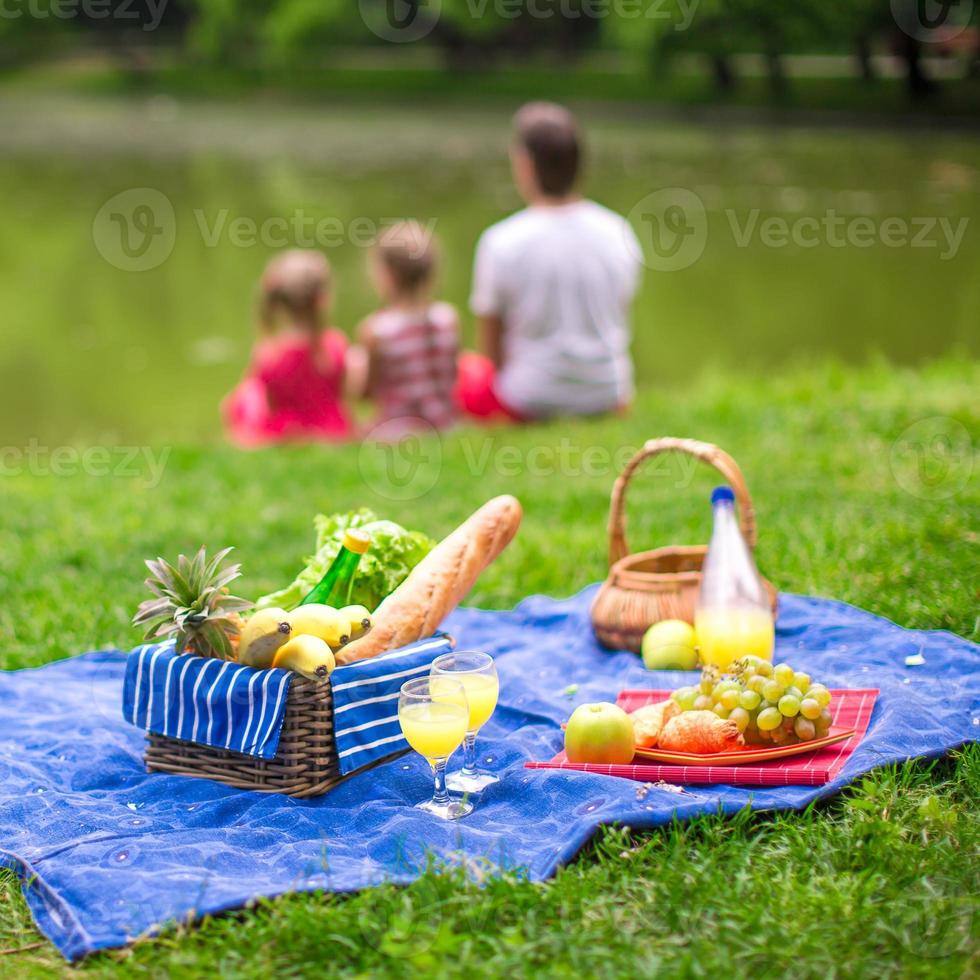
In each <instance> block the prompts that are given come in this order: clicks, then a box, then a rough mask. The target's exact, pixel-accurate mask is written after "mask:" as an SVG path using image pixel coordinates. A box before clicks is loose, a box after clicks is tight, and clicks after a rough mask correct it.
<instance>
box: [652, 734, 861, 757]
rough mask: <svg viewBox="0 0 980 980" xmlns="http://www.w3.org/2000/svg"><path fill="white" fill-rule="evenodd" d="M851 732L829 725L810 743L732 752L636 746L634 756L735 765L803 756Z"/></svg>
mask: <svg viewBox="0 0 980 980" xmlns="http://www.w3.org/2000/svg"><path fill="white" fill-rule="evenodd" d="M852 735H854V729H853V728H846V729H845V728H831V730H830V731H829V732H827V734H826V735H824V736H823V738H815V739H813V741H811V742H797V744H796V745H772V746H766V747H765V748H763V747H762V746H759V745H746V746H745V748H744V749H736V750H735V751H734V752H712V753H711V754H710V755H700V754H698V753H696V752H668V751H667V750H666V749H645V748H637V750H636V758H638V759H652V760H653V761H654V762H668V763H671V764H673V765H677V766H739V765H743V764H745V763H746V762H770V761H772V760H774V759H785V758H788V757H789V756H791V755H804V754H805V753H807V752H813V751H815V750H816V749H824V748H826V747H827V746H828V745H836V744H837V743H838V742H844V741H846V740H847V739H849V738H850V737H851V736H852Z"/></svg>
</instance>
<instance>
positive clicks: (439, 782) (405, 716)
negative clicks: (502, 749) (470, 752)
mask: <svg viewBox="0 0 980 980" xmlns="http://www.w3.org/2000/svg"><path fill="white" fill-rule="evenodd" d="M469 717H470V712H469V705H468V703H467V700H466V692H465V690H464V688H463V685H462V684H461V683H460V682H459V681H456V680H453V679H452V678H439V679H438V680H437V681H436V682H435V684H433V681H432V678H431V677H418V678H416V679H415V680H411V681H406V682H405V683H404V684H403V685H402V687H401V692H400V694H399V696H398V721H399V724H400V725H401V729H402V734H403V735H404V736H405V739H406V741H407V742H408V744H409V745H411V747H412V748H413V749H415V751H416V752H418V753H419V755H421V756H422V757H423V758H424V759H425V760H426V761H427V762H428V763H429V765H430V767H431V768H432V775H433V779H434V780H435V785H434V789H433V793H432V799H431V800H426V801H424V802H423V803H418V804H416V809H418V810H424V811H425V812H426V813H431V814H432V815H433V816H436V817H439V818H440V819H442V820H458V819H459V818H460V817H465V816H466V814H468V813H471V812H472V810H473V804H472V803H469V802H467V801H465V800H459V799H453V798H452V797H451V796H450V795H449V793H448V791H447V789H446V762H447V761H448V760H449V757H450V756H451V755H452V754H453V752H455V751H456V749H458V748H459V747H460V745H462V743H463V738H464V737H465V735H466V729H467V726H468V724H469Z"/></svg>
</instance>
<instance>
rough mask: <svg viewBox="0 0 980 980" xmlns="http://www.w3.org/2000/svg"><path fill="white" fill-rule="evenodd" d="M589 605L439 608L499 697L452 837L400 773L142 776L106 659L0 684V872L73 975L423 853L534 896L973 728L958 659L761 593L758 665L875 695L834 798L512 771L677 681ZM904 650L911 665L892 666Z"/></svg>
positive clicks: (942, 641) (408, 761)
mask: <svg viewBox="0 0 980 980" xmlns="http://www.w3.org/2000/svg"><path fill="white" fill-rule="evenodd" d="M593 594H594V590H593V589H588V590H586V591H585V592H583V593H580V594H579V595H577V596H575V597H573V598H571V599H568V600H564V601H558V600H554V599H549V598H545V597H541V596H536V597H532V598H529V599H527V600H525V601H524V602H522V603H521V604H520V605H519V606H518V607H517V608H516V609H514V610H512V611H508V612H489V611H484V610H478V609H460V610H457V612H456V613H454V614H453V616H452V617H451V618H450V620H449V621H448V622H447V623H446V628H447V629H448V630H449V632H451V633H452V634H453V635H454V636H456V638H457V640H458V642H459V646H460V647H464V648H465V647H469V648H473V647H476V648H481V649H484V650H487V651H488V652H490V653H492V654H493V655H494V656H495V657H496V658H497V664H498V670H499V674H500V680H501V693H500V704H499V706H498V708H497V711H496V713H495V714H494V716H493V718H492V719H491V721H490V722H489V723H488V724H487V726H486V728H485V729H484V730H483V732H481V735H480V739H479V743H478V744H479V749H480V757H481V763H482V764H483V765H484V766H485V767H487V768H491V769H495V770H497V771H498V772H499V773H500V774H501V775H502V777H503V779H502V781H501V782H500V783H498V784H497V785H495V786H492V787H490V788H488V789H487V790H486V791H485V792H484V794H483V796H482V798H481V799H480V800H479V804H478V806H477V809H476V810H475V812H474V813H472V814H471V815H470V816H468V817H466V818H465V819H464V820H462V821H458V822H455V823H442V822H441V821H436V820H433V819H432V818H431V817H429V816H427V815H426V814H423V813H421V812H420V811H418V810H415V809H414V808H413V804H415V803H417V802H419V801H420V800H422V799H424V798H426V797H427V796H428V795H429V794H430V792H431V784H430V775H429V771H428V767H427V765H426V764H425V763H424V762H423V761H422V760H421V759H420V758H419V757H417V756H415V755H410V756H404V757H402V758H399V759H394V760H392V761H390V762H388V763H386V764H383V765H382V766H380V767H379V768H377V769H374V770H371V771H368V772H365V773H361V774H359V775H356V776H354V777H353V778H351V779H349V780H347V781H346V782H345V783H343V784H341V785H340V786H338V787H337V788H336V789H334V790H332V791H331V792H330V793H328V794H327V795H326V796H323V797H320V798H317V799H312V800H294V799H290V798H288V797H284V796H278V795H271V794H260V793H252V792H241V791H238V790H234V789H231V788H230V787H227V786H223V785H221V784H220V783H216V782H212V781H210V780H204V779H192V778H187V777H181V776H168V775H162V774H153V775H148V774H147V773H146V772H145V771H144V769H143V763H142V752H143V734H142V733H141V732H140V731H139V730H138V729H137V728H135V727H134V726H133V725H131V724H129V723H128V722H126V721H124V720H123V718H122V716H121V713H120V709H119V706H120V696H121V689H122V684H123V676H124V673H125V667H126V654H124V653H122V652H119V651H107V652H100V653H90V654H86V655H84V656H79V657H75V658H72V659H69V660H62V661H58V662H56V663H52V664H50V665H48V666H46V667H42V668H38V669H34V670H21V671H15V672H10V673H0V864H2V865H6V866H9V867H11V868H13V869H15V871H16V872H17V873H18V874H19V875H21V876H22V879H23V880H24V892H25V895H26V897H27V901H28V904H29V906H30V908H31V911H32V912H33V914H34V916H35V919H36V920H37V923H38V925H39V926H40V928H41V930H42V931H43V932H44V933H45V934H46V935H47V936H49V937H50V938H51V940H52V941H53V942H54V943H55V944H56V945H57V947H58V948H59V949H60V950H61V952H62V953H63V954H64V955H65V956H66V957H68V958H69V959H76V958H78V957H81V956H84V955H85V954H86V953H89V952H92V951H93V950H96V949H101V948H104V947H110V946H118V945H121V944H124V943H126V942H127V941H129V940H131V939H133V938H135V937H137V936H140V935H144V934H147V933H153V932H154V931H156V930H158V929H161V928H165V927H166V926H167V924H169V923H173V922H175V921H186V920H187V919H188V918H193V917H195V916H200V915H203V914H205V913H214V912H219V911H222V910H227V909H234V908H239V907H241V906H243V905H245V904H246V903H247V902H248V901H249V900H250V899H254V898H256V897H258V896H263V895H270V896H271V895H277V894H281V893H283V892H286V891H294V890H310V889H328V890H334V891H351V890H354V889H359V888H364V887H368V886H371V885H375V884H378V883H381V882H386V881H389V882H397V883H407V882H409V881H412V880H413V879H414V878H416V877H417V876H418V875H419V874H420V873H421V871H422V869H423V868H424V867H425V865H426V860H427V856H428V855H429V854H432V853H434V854H435V855H437V856H438V857H439V858H441V859H442V860H444V861H447V862H459V861H466V862H470V861H474V860H478V859H483V860H485V861H489V862H492V864H493V865H495V866H498V867H502V868H508V869H518V870H521V871H522V872H523V873H524V874H526V875H527V877H528V878H530V879H532V880H540V879H543V878H547V877H548V876H550V875H551V874H553V873H554V871H555V869H556V867H557V866H558V865H559V864H560V863H562V862H565V861H568V860H569V859H570V858H572V856H573V855H574V854H575V853H576V852H577V851H578V850H579V849H580V848H581V847H582V845H583V844H584V843H585V842H586V841H587V840H588V839H589V838H590V837H591V835H592V834H593V833H594V832H595V829H596V827H597V826H598V825H600V824H603V823H611V822H617V821H618V822H621V823H625V824H628V825H630V826H632V827H653V826H657V825H660V824H663V823H665V822H667V821H669V820H671V819H672V818H673V817H674V816H676V817H677V818H678V819H688V818H691V817H694V816H696V815H698V814H703V813H709V812H716V811H717V810H718V809H719V808H720V809H722V810H723V811H725V812H734V811H736V810H738V809H740V808H742V807H744V806H746V805H750V806H752V807H753V808H755V809H774V808H800V807H803V806H806V805H807V804H808V803H810V802H811V801H813V800H815V799H817V798H818V797H821V796H824V795H827V794H830V793H833V792H835V791H836V790H838V789H840V787H841V786H843V785H844V784H846V783H847V782H850V781H851V780H853V779H854V778H855V777H856V776H858V775H859V774H861V773H863V772H866V771H868V770H870V769H872V768H874V767H876V766H879V765H882V764H885V763H890V762H899V761H902V760H904V759H907V758H910V757H913V756H934V755H938V754H940V753H942V752H945V751H946V750H948V749H950V748H952V747H954V746H957V745H960V744H962V743H964V742H966V741H968V740H971V739H974V738H976V736H977V734H978V732H980V728H978V727H977V726H978V725H980V647H977V646H976V645H975V644H972V643H969V642H968V641H966V640H964V639H961V638H960V637H957V636H953V635H952V634H950V633H944V632H938V631H930V632H915V631H909V630H904V629H901V628H899V627H898V626H896V625H894V624H893V623H890V622H888V621H886V620H884V619H880V618H878V617H876V616H872V615H871V614H869V613H867V612H863V611H862V610H860V609H855V608H853V607H852V606H848V605H845V604H843V603H840V602H834V601H832V600H827V599H815V598H807V597H802V596H792V595H783V596H781V600H780V601H781V605H780V612H779V621H778V624H777V657H779V658H780V659H786V660H788V661H790V662H791V663H792V664H793V665H794V666H797V667H799V668H800V669H803V670H806V671H808V672H810V673H811V674H813V675H814V677H817V678H819V679H821V680H822V681H825V682H826V683H828V684H830V685H833V686H852V687H877V688H880V690H881V695H880V697H879V700H878V702H877V705H876V707H875V712H874V716H873V718H872V721H871V726H870V728H869V730H868V734H867V736H866V738H865V739H864V741H863V742H862V743H861V745H860V746H859V747H858V748H857V750H856V751H855V752H854V754H853V755H852V756H851V758H850V759H849V761H848V763H847V765H846V766H845V768H844V770H843V772H842V774H841V776H840V778H838V779H837V780H836V781H835V782H834V783H832V784H830V785H828V786H825V787H819V788H812V787H799V786H787V787H780V788H775V789H740V788H736V787H730V786H712V787H690V788H689V789H688V790H687V791H685V792H684V793H683V794H680V795H678V794H676V793H673V792H669V791H667V790H661V789H658V788H656V787H654V788H652V789H649V790H647V791H641V789H642V788H641V787H640V785H639V784H638V783H635V782H631V781H628V780H623V779H617V778H615V777H611V776H599V775H593V774H588V773H575V772H561V771H555V770H534V771H532V770H526V769H524V768H523V763H524V761H525V760H527V759H548V758H550V757H551V756H552V755H554V753H555V752H556V751H557V750H558V749H559V748H560V746H561V741H562V736H561V731H560V728H559V725H560V723H561V722H562V721H563V720H564V719H566V718H567V717H568V715H569V714H570V713H571V711H572V710H573V709H574V708H575V707H576V706H577V705H578V704H580V703H582V702H584V701H595V700H614V699H615V697H616V694H617V693H618V692H619V691H620V690H622V689H624V688H637V687H644V686H649V687H671V686H675V685H678V684H681V683H685V682H689V679H690V677H691V676H692V675H690V674H683V673H681V672H666V671H661V672H657V673H656V674H651V673H648V672H646V671H645V670H644V669H643V667H642V665H641V664H640V661H639V659H638V658H637V657H635V656H634V655H632V654H628V653H609V652H607V651H605V650H602V649H601V648H599V647H598V646H597V644H596V643H595V641H594V639H593V637H592V633H591V630H590V628H589V619H588V607H589V602H590V600H591V598H592V595H593ZM917 654H921V655H922V657H923V658H924V660H925V662H924V663H923V664H922V665H921V666H906V664H905V659H906V657H908V656H914V655H917ZM576 684H577V685H578V687H577V689H574V685H576Z"/></svg>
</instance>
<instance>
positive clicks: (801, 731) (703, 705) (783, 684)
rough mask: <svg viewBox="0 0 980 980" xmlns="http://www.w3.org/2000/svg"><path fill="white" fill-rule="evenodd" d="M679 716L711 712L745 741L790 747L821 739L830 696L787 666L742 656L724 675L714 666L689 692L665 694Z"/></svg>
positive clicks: (827, 721) (827, 725) (684, 689)
mask: <svg viewBox="0 0 980 980" xmlns="http://www.w3.org/2000/svg"><path fill="white" fill-rule="evenodd" d="M671 697H672V698H673V699H674V701H676V702H677V705H678V706H679V707H680V708H681V710H682V711H713V712H714V713H715V714H716V715H718V717H719V718H728V719H729V720H730V721H733V722H734V723H735V725H736V727H737V728H738V730H739V731H740V732H741V733H742V734H743V735H744V736H745V740H746V741H747V742H750V743H755V744H759V745H762V744H766V743H774V744H776V745H790V744H793V743H795V742H809V741H810V740H811V739H814V738H821V737H823V736H824V735H826V734H827V732H828V731H829V730H830V722H831V714H830V691H828V690H827V688H826V687H824V685H823V684H814V683H813V682H812V681H811V680H810V675H809V674H805V673H803V671H801V670H794V669H793V668H792V667H791V666H790V665H789V664H775V665H773V664H771V663H770V662H769V661H768V660H763V659H762V658H761V657H742V658H741V659H740V660H737V661H736V662H735V663H734V664H733V668H732V672H731V673H730V674H724V675H723V674H720V673H719V671H718V669H717V668H715V667H706V668H705V669H704V670H703V671H702V672H701V680H700V682H699V683H698V684H697V685H696V686H693V687H680V688H678V689H677V690H676V691H674V693H673V694H672V695H671Z"/></svg>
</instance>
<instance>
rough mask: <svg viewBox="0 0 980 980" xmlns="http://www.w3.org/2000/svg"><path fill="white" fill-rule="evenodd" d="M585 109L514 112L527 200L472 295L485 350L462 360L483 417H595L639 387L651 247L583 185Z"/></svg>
mask: <svg viewBox="0 0 980 980" xmlns="http://www.w3.org/2000/svg"><path fill="white" fill-rule="evenodd" d="M581 160H582V144H581V137H580V134H579V128H578V124H577V123H576V121H575V117H574V116H573V115H572V114H571V113H570V112H569V111H568V110H567V109H564V108H562V107H561V106H557V105H553V104H551V103H546V102H532V103H529V104H528V105H526V106H524V107H523V108H522V109H521V110H520V111H519V112H518V113H517V115H516V116H515V117H514V140H513V144H512V146H511V168H512V172H513V176H514V182H515V183H516V185H517V189H518V191H519V192H520V194H521V197H523V198H524V200H525V202H526V203H527V207H526V208H524V210H522V211H518V212H517V213H516V214H513V215H511V216H510V217H509V218H505V219H504V220H503V221H501V222H499V223H497V224H495V225H493V226H492V227H491V228H488V229H487V230H486V231H485V232H484V233H483V235H482V236H481V238H480V241H479V244H478V245H477V250H476V263H475V268H474V273H473V293H472V297H471V300H470V305H471V307H472V310H473V312H474V314H476V316H477V317H478V320H479V339H480V348H481V355H473V354H470V355H464V356H463V357H462V358H461V361H460V396H461V397H460V400H461V402H462V406H463V408H464V409H465V410H466V411H467V412H468V413H470V414H471V415H474V416H476V417H478V418H484V419H496V420H500V419H508V418H509V419H514V420H530V419H536V418H547V417H549V416H556V415H596V414H599V413H602V412H609V411H615V410H617V409H622V408H624V407H625V406H627V405H628V404H629V402H630V400H631V399H632V397H633V364H632V361H631V359H630V353H629V347H630V323H629V310H630V304H631V302H632V299H633V295H634V293H635V292H636V287H637V283H638V279H639V260H638V257H639V255H640V254H641V252H640V246H639V244H638V243H637V242H636V238H635V236H634V235H633V231H632V229H631V228H630V226H629V224H628V223H627V222H626V220H625V219H624V218H622V217H621V216H620V215H618V214H616V213H615V212H613V211H610V210H609V209H608V208H604V207H602V206H601V205H599V204H596V203H595V202H594V201H589V200H587V199H585V198H583V197H582V196H581V194H580V193H579V191H578V179H579V170H580V165H581Z"/></svg>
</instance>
